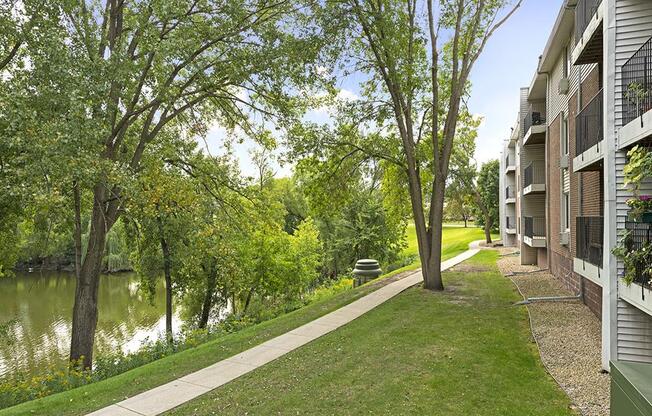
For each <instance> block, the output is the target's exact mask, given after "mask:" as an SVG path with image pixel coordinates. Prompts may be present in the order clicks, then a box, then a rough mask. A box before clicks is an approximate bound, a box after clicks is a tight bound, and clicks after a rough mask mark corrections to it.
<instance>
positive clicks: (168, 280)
mask: <svg viewBox="0 0 652 416" xmlns="http://www.w3.org/2000/svg"><path fill="white" fill-rule="evenodd" d="M156 220H157V221H158V226H159V232H160V236H161V251H162V252H163V274H164V275H165V334H166V336H167V339H168V341H169V342H172V339H173V337H172V256H171V255H170V245H169V244H168V242H167V240H166V239H165V232H164V227H163V220H162V219H161V217H160V216H158V217H157V218H156Z"/></svg>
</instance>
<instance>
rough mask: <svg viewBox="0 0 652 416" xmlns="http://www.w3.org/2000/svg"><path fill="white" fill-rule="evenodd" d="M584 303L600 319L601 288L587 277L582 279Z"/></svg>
mask: <svg viewBox="0 0 652 416" xmlns="http://www.w3.org/2000/svg"><path fill="white" fill-rule="evenodd" d="M582 279H583V280H584V303H585V304H586V306H588V307H589V309H591V312H593V313H594V314H595V316H597V317H598V318H600V320H602V288H601V287H600V286H598V285H596V284H595V283H593V282H592V281H590V280H588V279H584V278H582Z"/></svg>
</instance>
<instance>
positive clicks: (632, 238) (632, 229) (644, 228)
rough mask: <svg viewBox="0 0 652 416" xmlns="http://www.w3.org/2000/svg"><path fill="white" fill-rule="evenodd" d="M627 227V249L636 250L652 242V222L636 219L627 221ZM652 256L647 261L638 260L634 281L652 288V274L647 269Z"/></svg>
mask: <svg viewBox="0 0 652 416" xmlns="http://www.w3.org/2000/svg"><path fill="white" fill-rule="evenodd" d="M625 229H626V230H627V237H626V238H625V247H626V248H627V251H630V252H631V251H635V250H640V249H642V248H644V247H645V246H647V245H649V244H652V224H650V223H645V222H636V221H629V220H628V221H625ZM649 257H651V258H649V259H646V260H645V261H639V262H637V264H636V266H635V268H636V273H635V278H634V283H636V284H637V285H639V286H642V287H644V288H647V289H650V290H652V284H650V279H652V276H649V275H648V274H647V273H646V272H645V270H647V269H648V266H649V264H650V263H652V256H649ZM641 294H642V295H643V297H645V292H644V291H642V290H641Z"/></svg>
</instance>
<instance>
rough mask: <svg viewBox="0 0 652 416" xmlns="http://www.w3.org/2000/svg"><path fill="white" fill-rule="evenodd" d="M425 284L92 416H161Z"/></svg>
mask: <svg viewBox="0 0 652 416" xmlns="http://www.w3.org/2000/svg"><path fill="white" fill-rule="evenodd" d="M478 251H480V248H479V244H478V242H473V243H471V244H470V245H469V250H467V251H465V252H464V253H462V254H459V255H457V256H455V257H453V258H452V259H449V260H446V261H444V262H442V264H441V269H442V271H443V270H447V269H449V268H451V267H453V266H455V265H457V264H459V263H461V262H463V261H465V260H468V259H469V258H471V257H473V256H474V255H475V254H477V253H478ZM422 280H423V279H422V276H421V272H420V271H416V272H414V273H412V274H410V275H408V276H406V277H405V278H403V279H400V280H397V281H396V282H393V283H390V284H388V285H386V286H383V287H382V288H380V289H378V290H376V291H375V292H372V293H370V294H368V295H366V296H365V297H363V298H360V299H358V300H356V301H354V302H352V303H350V304H348V305H346V306H344V307H342V308H340V309H338V310H336V311H333V312H331V313H329V314H326V315H324V316H322V317H321V318H318V319H316V320H314V321H312V322H309V323H307V324H305V325H303V326H300V327H298V328H296V329H293V330H292V331H290V332H287V333H285V334H283V335H280V336H278V337H276V338H272V339H270V340H268V341H266V342H263V343H262V344H260V345H257V346H255V347H253V348H250V349H248V350H246V351H244V352H241V353H240V354H237V355H234V356H233V357H230V358H227V359H225V360H222V361H219V362H217V363H215V364H213V365H211V366H208V367H206V368H203V369H201V370H199V371H195V372H194V373H191V374H188V375H185V376H183V377H181V378H178V379H176V380H174V381H171V382H169V383H166V384H163V385H162V386H159V387H156V388H153V389H151V390H147V391H144V392H142V393H140V394H137V395H136V396H133V397H130V398H128V399H125V400H123V401H121V402H118V403H116V404H113V405H111V406H108V407H105V408H103V409H100V410H98V411H95V412H93V413H89V415H88V416H154V415H159V414H161V413H163V412H165V411H168V410H170V409H173V408H175V407H177V406H179V405H181V404H183V403H185V402H188V401H190V400H192V399H194V398H195V397H197V396H201V395H202V394H204V393H207V392H209V391H211V390H213V389H215V388H217V387H220V386H222V385H224V384H226V383H228V382H229V381H231V380H234V379H236V378H238V377H240V376H241V375H244V374H247V373H249V372H250V371H253V370H255V369H256V368H258V367H261V366H263V365H265V364H267V363H269V362H270V361H273V360H275V359H277V358H279V357H281V356H283V355H285V354H287V353H289V352H290V351H292V350H295V349H297V348H299V347H301V346H302V345H305V344H307V343H309V342H310V341H312V340H315V339H317V338H319V337H321V336H322V335H325V334H327V333H329V332H331V331H334V330H335V329H337V328H339V327H340V326H342V325H345V324H347V323H349V322H351V321H352V320H354V319H355V318H357V317H359V316H360V315H362V314H364V313H366V312H369V311H370V310H372V309H373V308H375V307H376V306H378V305H380V304H382V303H384V302H386V301H387V300H389V299H391V298H393V297H394V296H396V295H398V294H399V293H401V292H402V291H404V290H406V289H408V288H409V287H412V286H414V285H416V284H418V283H420V282H421V281H422Z"/></svg>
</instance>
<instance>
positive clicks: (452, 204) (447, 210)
mask: <svg viewBox="0 0 652 416" xmlns="http://www.w3.org/2000/svg"><path fill="white" fill-rule="evenodd" d="M474 201H475V200H474V196H473V194H472V193H471V192H469V191H468V189H467V188H466V187H462V186H459V184H457V183H453V184H451V185H448V187H447V188H446V205H445V206H444V214H445V216H446V218H447V219H448V220H451V221H459V220H462V221H464V228H467V227H468V222H469V220H470V219H471V218H472V216H473V208H474Z"/></svg>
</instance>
